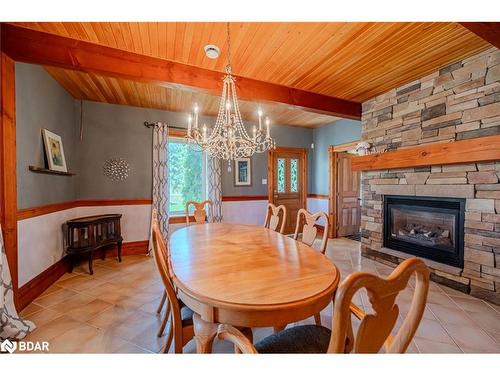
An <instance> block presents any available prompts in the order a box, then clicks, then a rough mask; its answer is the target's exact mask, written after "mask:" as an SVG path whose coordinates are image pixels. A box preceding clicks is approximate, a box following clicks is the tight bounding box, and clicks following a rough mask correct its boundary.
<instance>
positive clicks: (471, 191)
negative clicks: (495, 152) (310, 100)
mask: <svg viewBox="0 0 500 375" xmlns="http://www.w3.org/2000/svg"><path fill="white" fill-rule="evenodd" d="M498 134H500V50H498V49H496V48H492V49H490V50H488V51H485V52H483V53H480V54H478V55H475V56H472V57H469V58H467V59H465V60H463V61H458V62H456V63H454V64H452V65H449V66H446V67H443V68H442V69H440V70H439V71H436V72H434V73H432V74H430V75H428V76H426V77H423V78H421V79H419V80H417V81H414V82H411V83H408V84H407V85H405V86H402V87H399V88H396V89H393V90H391V91H389V92H387V93H385V94H383V95H380V96H378V97H376V98H373V99H371V100H370V101H368V102H365V103H363V112H362V138H363V140H365V141H368V142H370V143H371V144H372V150H373V151H376V152H391V151H394V150H398V149H403V148H408V147H414V146H422V145H426V144H432V143H442V142H452V141H455V140H465V139H471V138H478V137H484V136H491V135H498ZM464 152H467V150H464ZM361 179H362V217H361V230H362V239H361V240H362V245H361V248H362V253H363V255H364V256H366V257H370V258H374V259H377V260H379V261H381V262H390V263H399V262H401V261H402V260H404V259H405V258H408V257H410V256H414V255H417V256H420V257H422V258H423V259H424V260H425V261H426V263H427V264H428V265H429V267H430V268H431V271H432V275H431V277H432V279H433V280H435V281H437V282H440V283H444V284H446V285H448V286H450V287H453V288H455V289H459V290H461V291H463V292H466V293H470V294H473V295H475V296H477V297H480V298H484V299H487V300H489V301H492V302H494V303H496V304H500V183H499V179H500V161H493V162H488V163H482V162H478V163H474V162H472V163H468V164H446V165H434V166H429V167H411V168H399V169H386V170H371V171H364V172H362V177H361ZM398 199H400V201H399V202H398ZM405 199H406V201H404V200H405ZM417 202H419V203H417ZM436 202H440V204H441V206H442V207H441V209H442V210H441V213H440V214H436V212H438V211H439V209H438V211H435V210H434V211H433V209H432V207H429V206H432V203H436ZM453 202H454V203H453ZM398 203H404V204H400V205H399V207H397V206H398ZM429 203H431V204H429ZM445 203H446V204H445ZM448 203H449V204H448ZM459 211H460V212H459ZM433 214H436V215H433ZM405 246H406V248H405ZM433 250H438V251H441V255H436V254H437V253H436V252H434V253H432V251H433Z"/></svg>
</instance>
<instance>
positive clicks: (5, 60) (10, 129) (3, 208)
mask: <svg viewBox="0 0 500 375" xmlns="http://www.w3.org/2000/svg"><path fill="white" fill-rule="evenodd" d="M1 32H2V30H1V25H0V34H1ZM15 85H16V82H15V62H14V60H12V59H11V58H10V57H8V56H7V55H6V54H5V53H3V52H0V223H1V224H2V232H3V240H4V248H5V254H6V256H7V262H8V264H9V269H10V275H11V279H12V289H13V293H14V304H15V305H16V307H17V306H18V303H19V293H18V290H19V282H18V280H19V278H18V252H17V183H16V91H15V90H16V87H15Z"/></svg>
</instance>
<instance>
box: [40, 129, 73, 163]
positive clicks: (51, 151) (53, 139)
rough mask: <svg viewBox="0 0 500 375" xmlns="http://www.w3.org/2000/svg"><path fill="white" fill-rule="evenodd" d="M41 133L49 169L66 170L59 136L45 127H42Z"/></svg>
mask: <svg viewBox="0 0 500 375" xmlns="http://www.w3.org/2000/svg"><path fill="white" fill-rule="evenodd" d="M42 135H43V143H44V145H45V155H46V156H47V161H48V163H49V169H50V170H52V171H59V172H67V171H68V170H67V168H66V159H65V158H64V149H63V144H62V140H61V137H60V136H59V135H57V134H54V133H52V132H51V131H49V130H47V129H42Z"/></svg>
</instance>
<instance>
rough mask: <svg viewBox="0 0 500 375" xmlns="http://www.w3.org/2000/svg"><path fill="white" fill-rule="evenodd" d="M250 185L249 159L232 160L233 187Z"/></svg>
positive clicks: (250, 164) (250, 167)
mask: <svg viewBox="0 0 500 375" xmlns="http://www.w3.org/2000/svg"><path fill="white" fill-rule="evenodd" d="M251 185H252V162H251V159H250V158H237V159H234V186H251Z"/></svg>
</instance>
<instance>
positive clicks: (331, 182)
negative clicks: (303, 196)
mask: <svg viewBox="0 0 500 375" xmlns="http://www.w3.org/2000/svg"><path fill="white" fill-rule="evenodd" d="M358 143H359V141H354V142H349V143H343V144H340V145H336V146H334V145H330V146H329V147H328V169H329V172H328V218H329V219H330V228H329V230H328V237H329V238H337V224H338V223H337V215H336V212H335V207H336V206H337V205H338V202H337V196H338V190H337V189H338V186H337V161H338V158H337V153H338V152H347V151H351V150H354V149H355V148H356V145H357V144H358Z"/></svg>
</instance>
